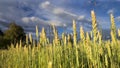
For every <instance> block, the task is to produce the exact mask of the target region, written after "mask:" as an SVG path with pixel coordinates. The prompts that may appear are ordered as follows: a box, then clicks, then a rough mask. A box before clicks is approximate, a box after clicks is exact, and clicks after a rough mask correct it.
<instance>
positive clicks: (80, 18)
mask: <svg viewBox="0 0 120 68" xmlns="http://www.w3.org/2000/svg"><path fill="white" fill-rule="evenodd" d="M43 5H45V7H43ZM48 5H49V6H48ZM39 7H40V8H41V7H42V9H43V10H45V11H47V13H49V14H48V15H47V18H49V21H53V22H55V23H54V24H57V25H63V23H65V25H66V26H69V25H72V23H71V22H72V20H73V19H74V20H76V21H77V22H80V23H84V24H88V25H91V24H90V22H91V21H90V20H88V19H86V17H85V15H84V14H81V15H77V14H74V13H72V12H70V11H67V10H65V9H64V8H61V7H57V6H55V5H53V4H52V3H49V4H48V1H45V2H43V3H41V4H40V5H39Z"/></svg>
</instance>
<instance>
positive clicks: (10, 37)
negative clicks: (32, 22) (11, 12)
mask: <svg viewBox="0 0 120 68" xmlns="http://www.w3.org/2000/svg"><path fill="white" fill-rule="evenodd" d="M20 40H22V41H24V40H25V32H24V29H23V28H22V27H21V26H19V25H17V24H16V23H15V22H11V23H10V24H9V27H8V29H7V30H5V31H2V30H1V29H0V49H6V48H7V47H8V46H9V45H10V44H11V43H13V44H15V43H17V42H19V41H20Z"/></svg>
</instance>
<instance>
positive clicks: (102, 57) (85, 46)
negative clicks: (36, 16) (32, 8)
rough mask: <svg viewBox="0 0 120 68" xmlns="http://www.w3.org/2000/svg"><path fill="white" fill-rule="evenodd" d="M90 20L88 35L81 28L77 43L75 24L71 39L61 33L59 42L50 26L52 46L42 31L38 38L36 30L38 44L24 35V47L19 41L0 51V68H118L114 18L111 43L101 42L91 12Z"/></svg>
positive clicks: (119, 58) (119, 51)
mask: <svg viewBox="0 0 120 68" xmlns="http://www.w3.org/2000/svg"><path fill="white" fill-rule="evenodd" d="M91 18H92V31H91V34H89V33H88V32H85V31H84V29H83V27H80V40H77V35H78V34H77V31H76V22H75V20H73V36H70V35H69V34H68V35H65V34H64V33H63V34H62V39H59V36H58V31H57V30H56V29H55V26H54V25H53V33H54V39H53V42H52V43H51V42H49V41H50V40H49V39H48V38H47V36H46V32H45V29H44V28H43V29H42V31H41V32H40V34H39V32H38V27H37V26H36V37H37V39H38V42H37V43H35V41H34V40H32V35H31V34H29V35H26V44H22V42H21V41H20V42H19V43H17V44H15V45H14V44H11V46H10V47H9V49H8V50H1V51H0V68H120V40H119V39H118V38H117V36H118V37H120V30H119V29H118V30H117V29H116V26H115V21H114V16H113V14H110V20H111V33H110V34H111V39H110V40H103V39H102V32H101V31H99V30H98V28H97V19H96V16H95V12H94V11H93V10H92V11H91ZM117 33H118V34H117ZM71 38H72V40H73V41H72V42H71ZM28 39H30V40H28ZM29 42H30V43H31V44H29Z"/></svg>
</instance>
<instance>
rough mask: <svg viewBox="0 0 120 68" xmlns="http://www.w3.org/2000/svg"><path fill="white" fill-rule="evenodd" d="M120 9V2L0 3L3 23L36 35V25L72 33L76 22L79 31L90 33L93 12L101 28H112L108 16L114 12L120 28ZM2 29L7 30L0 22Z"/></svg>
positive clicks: (12, 0)
mask: <svg viewBox="0 0 120 68" xmlns="http://www.w3.org/2000/svg"><path fill="white" fill-rule="evenodd" d="M119 6H120V0H0V21H4V22H7V23H9V22H10V21H16V23H17V24H19V25H21V26H23V28H24V29H25V31H26V32H34V31H35V25H38V26H39V28H41V27H45V28H47V25H49V24H54V25H55V26H57V27H58V30H59V32H62V31H64V30H65V31H67V32H71V31H72V20H73V19H74V20H76V22H77V28H78V29H79V27H80V26H83V27H84V29H85V30H88V31H89V30H91V16H90V11H91V10H94V11H95V13H96V17H97V21H98V24H99V27H101V28H103V29H109V28H110V17H109V14H110V13H113V14H114V17H115V22H116V25H117V28H120V7H119ZM7 23H6V24H7ZM61 27H62V28H63V29H61ZM0 28H1V29H3V30H4V29H6V28H7V27H6V26H5V25H4V24H3V23H0ZM78 31H79V30H78Z"/></svg>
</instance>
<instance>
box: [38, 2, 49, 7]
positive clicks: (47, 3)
mask: <svg viewBox="0 0 120 68" xmlns="http://www.w3.org/2000/svg"><path fill="white" fill-rule="evenodd" d="M49 5H50V2H49V1H45V2H43V3H41V5H40V6H41V7H42V8H46V7H48V6H49Z"/></svg>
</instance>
